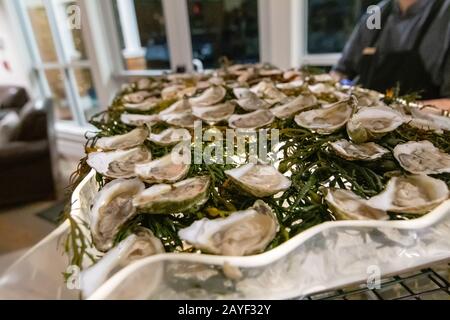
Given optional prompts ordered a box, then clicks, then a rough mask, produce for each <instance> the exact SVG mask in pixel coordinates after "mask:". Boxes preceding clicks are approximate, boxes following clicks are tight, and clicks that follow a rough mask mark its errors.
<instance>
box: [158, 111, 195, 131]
mask: <svg viewBox="0 0 450 320" xmlns="http://www.w3.org/2000/svg"><path fill="white" fill-rule="evenodd" d="M160 117H161V120H163V121H164V122H166V123H167V124H170V125H172V126H176V127H181V128H188V129H194V127H195V122H196V121H200V120H199V119H198V118H197V117H196V116H194V115H193V114H192V113H190V112H185V113H171V114H164V115H161V116H160Z"/></svg>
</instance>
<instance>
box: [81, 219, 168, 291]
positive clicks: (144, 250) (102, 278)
mask: <svg viewBox="0 0 450 320" xmlns="http://www.w3.org/2000/svg"><path fill="white" fill-rule="evenodd" d="M164 252H165V250H164V246H163V245H162V243H161V240H159V239H158V238H156V237H155V236H154V235H153V233H152V232H151V231H150V230H148V229H145V228H137V230H136V231H135V232H134V234H132V235H130V236H128V237H127V238H126V239H124V240H122V241H121V242H120V243H119V244H118V245H117V246H116V247H115V248H113V249H111V250H110V251H109V252H108V253H107V254H105V255H104V256H103V257H102V258H101V259H100V261H98V262H97V263H96V264H94V265H93V266H91V267H89V268H88V269H86V270H83V271H82V272H81V274H80V286H81V290H82V292H83V296H84V297H86V298H87V297H89V296H90V295H92V294H93V293H94V292H95V290H97V289H98V288H99V287H100V286H101V285H102V284H103V283H105V282H106V280H108V279H109V278H111V276H112V275H114V274H115V273H116V272H117V271H119V270H120V269H122V268H124V267H126V266H128V265H130V264H132V263H133V262H136V261H137V260H139V259H142V258H145V257H148V256H152V255H155V254H160V253H164ZM154 275H155V276H156V277H159V276H160V275H161V272H155V274H154ZM153 280H155V279H153ZM156 281H159V279H157V280H156ZM147 286H148V284H147Z"/></svg>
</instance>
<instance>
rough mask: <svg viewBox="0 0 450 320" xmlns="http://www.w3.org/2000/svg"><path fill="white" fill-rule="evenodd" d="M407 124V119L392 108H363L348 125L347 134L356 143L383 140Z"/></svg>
mask: <svg viewBox="0 0 450 320" xmlns="http://www.w3.org/2000/svg"><path fill="white" fill-rule="evenodd" d="M404 122H405V118H404V117H403V116H402V115H401V114H400V113H399V112H398V111H395V110H393V109H392V108H390V107H385V106H379V107H364V108H361V109H360V110H359V111H358V112H357V113H356V114H355V115H353V117H352V118H351V119H350V121H349V122H348V124H347V133H348V135H349V137H350V138H351V139H352V140H353V141H354V142H356V143H363V142H367V141H371V140H374V139H378V138H381V137H382V136H384V135H385V134H387V133H389V132H392V131H394V130H396V129H397V128H398V127H400V126H401V125H402V124H403V123H404Z"/></svg>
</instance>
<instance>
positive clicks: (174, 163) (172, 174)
mask: <svg viewBox="0 0 450 320" xmlns="http://www.w3.org/2000/svg"><path fill="white" fill-rule="evenodd" d="M190 164H191V149H190V148H189V147H187V146H182V147H181V148H174V149H173V150H172V152H171V153H169V154H168V155H166V156H164V157H162V158H160V159H157V160H153V161H151V162H147V163H139V164H136V166H135V172H136V175H137V176H138V177H139V178H140V179H141V180H143V181H145V182H147V183H151V184H153V183H174V182H177V181H179V180H181V179H184V178H185V177H186V175H187V174H188V172H189V168H190V167H191V166H190Z"/></svg>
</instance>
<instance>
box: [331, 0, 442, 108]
mask: <svg viewBox="0 0 450 320" xmlns="http://www.w3.org/2000/svg"><path fill="white" fill-rule="evenodd" d="M379 7H380V9H381V14H380V15H381V18H380V20H381V28H379V29H376V28H375V29H374V28H371V27H370V26H371V24H370V21H372V22H373V20H370V21H369V19H373V17H371V16H370V15H369V14H367V15H366V16H364V17H363V18H362V19H361V21H360V23H359V25H357V26H356V28H355V30H354V31H353V34H352V35H351V37H350V39H349V41H348V43H347V44H346V46H345V48H344V51H343V55H342V58H341V59H340V60H339V62H338V64H337V65H336V66H335V67H334V69H333V71H332V74H333V75H334V76H335V77H336V78H337V79H344V78H345V79H350V80H352V81H353V82H354V83H355V84H359V85H361V86H363V87H366V88H369V89H373V90H378V91H380V92H385V91H386V90H388V89H391V88H395V87H397V86H398V87H399V88H400V93H401V94H408V93H419V94H420V95H421V97H422V100H423V103H424V104H432V105H435V106H437V107H440V108H442V109H448V110H450V0H385V1H383V2H381V3H380V4H379Z"/></svg>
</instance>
